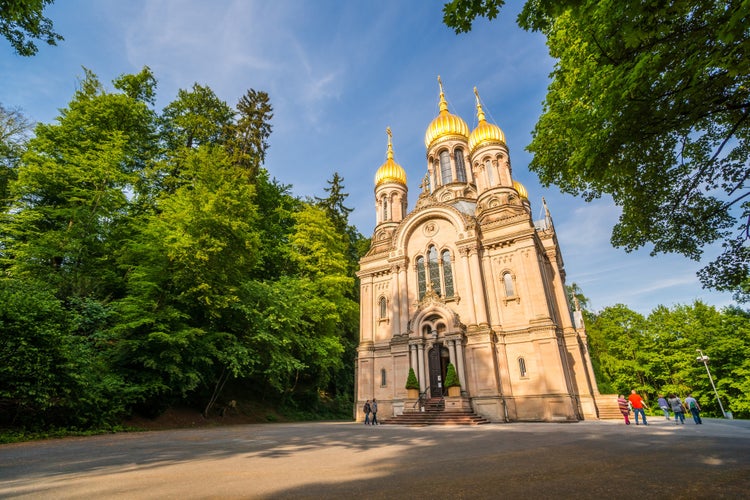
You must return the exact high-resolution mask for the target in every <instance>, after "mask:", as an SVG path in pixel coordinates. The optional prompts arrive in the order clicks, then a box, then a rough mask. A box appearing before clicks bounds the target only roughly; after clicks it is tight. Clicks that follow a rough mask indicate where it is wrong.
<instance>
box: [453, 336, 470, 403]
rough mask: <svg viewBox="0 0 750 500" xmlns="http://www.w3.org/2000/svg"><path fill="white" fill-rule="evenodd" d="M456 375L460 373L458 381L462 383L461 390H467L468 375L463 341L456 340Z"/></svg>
mask: <svg viewBox="0 0 750 500" xmlns="http://www.w3.org/2000/svg"><path fill="white" fill-rule="evenodd" d="M455 346H456V373H458V381H459V382H461V389H462V390H464V391H465V390H466V389H467V387H466V374H465V373H464V346H463V340H462V339H458V340H456V344H455Z"/></svg>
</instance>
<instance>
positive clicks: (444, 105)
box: [438, 75, 448, 113]
mask: <svg viewBox="0 0 750 500" xmlns="http://www.w3.org/2000/svg"><path fill="white" fill-rule="evenodd" d="M438 85H439V86H440V112H441V113H442V112H443V111H445V112H448V101H446V100H445V93H443V80H441V79H440V75H438Z"/></svg>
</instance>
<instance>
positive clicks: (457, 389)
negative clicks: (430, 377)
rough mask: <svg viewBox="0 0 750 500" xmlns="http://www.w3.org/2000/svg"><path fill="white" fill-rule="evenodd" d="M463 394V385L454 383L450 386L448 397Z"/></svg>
mask: <svg viewBox="0 0 750 500" xmlns="http://www.w3.org/2000/svg"><path fill="white" fill-rule="evenodd" d="M460 395H461V387H460V386H457V385H454V386H453V387H448V397H450V398H457V397H459V396H460Z"/></svg>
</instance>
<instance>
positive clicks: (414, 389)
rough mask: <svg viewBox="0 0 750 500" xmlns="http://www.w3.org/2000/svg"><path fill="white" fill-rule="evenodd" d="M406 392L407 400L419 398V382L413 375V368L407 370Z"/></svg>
mask: <svg viewBox="0 0 750 500" xmlns="http://www.w3.org/2000/svg"><path fill="white" fill-rule="evenodd" d="M406 390H407V392H408V395H409V399H418V398H419V381H418V380H417V375H416V374H415V373H414V368H409V376H408V377H406Z"/></svg>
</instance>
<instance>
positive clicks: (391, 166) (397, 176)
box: [375, 127, 406, 187]
mask: <svg viewBox="0 0 750 500" xmlns="http://www.w3.org/2000/svg"><path fill="white" fill-rule="evenodd" d="M385 133H386V134H388V153H386V160H385V163H383V164H382V165H381V166H380V168H379V169H378V171H377V172H375V187H378V186H380V185H381V184H383V183H385V182H398V183H399V184H403V185H404V186H406V171H405V170H404V169H403V168H401V165H399V164H398V163H396V162H395V161H393V145H392V144H391V127H386V129H385Z"/></svg>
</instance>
